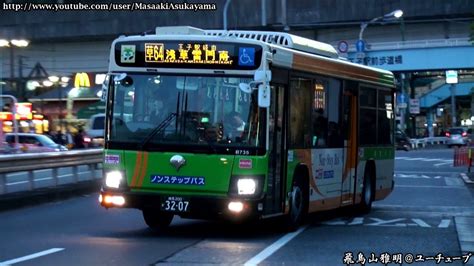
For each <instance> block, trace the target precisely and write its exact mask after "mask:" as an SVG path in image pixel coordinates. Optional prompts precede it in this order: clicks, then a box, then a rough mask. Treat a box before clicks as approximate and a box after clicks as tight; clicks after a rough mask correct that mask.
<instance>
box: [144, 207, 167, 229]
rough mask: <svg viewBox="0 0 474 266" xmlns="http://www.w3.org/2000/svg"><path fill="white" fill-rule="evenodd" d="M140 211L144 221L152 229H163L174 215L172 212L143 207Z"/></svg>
mask: <svg viewBox="0 0 474 266" xmlns="http://www.w3.org/2000/svg"><path fill="white" fill-rule="evenodd" d="M142 212H143V219H144V220H145V223H146V224H147V225H148V227H150V228H152V229H156V230H159V229H165V228H167V227H168V226H169V225H170V224H171V221H173V216H174V215H173V214H172V213H165V212H161V211H158V210H155V209H144V210H143V211H142Z"/></svg>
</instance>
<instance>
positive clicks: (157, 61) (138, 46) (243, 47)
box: [115, 41, 262, 70]
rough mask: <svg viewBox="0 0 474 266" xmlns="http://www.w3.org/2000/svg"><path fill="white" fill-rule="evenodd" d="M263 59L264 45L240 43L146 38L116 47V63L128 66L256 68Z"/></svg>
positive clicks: (119, 44)
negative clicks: (149, 39)
mask: <svg viewBox="0 0 474 266" xmlns="http://www.w3.org/2000/svg"><path fill="white" fill-rule="evenodd" d="M261 58H262V48H261V47H260V46H257V45H250V44H238V43H224V42H211V43H208V42H187V41H146V42H124V43H117V44H116V46H115V60H116V63H117V65H119V66H124V67H127V66H128V67H162V68H212V69H241V70H253V69H257V68H258V67H259V65H260V61H261Z"/></svg>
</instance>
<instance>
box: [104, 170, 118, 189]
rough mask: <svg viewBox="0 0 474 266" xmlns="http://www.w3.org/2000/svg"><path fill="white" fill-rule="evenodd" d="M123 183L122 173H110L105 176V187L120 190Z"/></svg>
mask: <svg viewBox="0 0 474 266" xmlns="http://www.w3.org/2000/svg"><path fill="white" fill-rule="evenodd" d="M120 182H122V173H120V172H119V171H112V172H108V173H107V174H106V175H105V185H106V186H108V187H112V188H119V186H120Z"/></svg>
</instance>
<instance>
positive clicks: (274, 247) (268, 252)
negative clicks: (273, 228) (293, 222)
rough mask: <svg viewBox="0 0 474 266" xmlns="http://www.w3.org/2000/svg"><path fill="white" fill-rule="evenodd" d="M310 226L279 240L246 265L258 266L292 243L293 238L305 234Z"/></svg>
mask: <svg viewBox="0 0 474 266" xmlns="http://www.w3.org/2000/svg"><path fill="white" fill-rule="evenodd" d="M307 227H308V226H304V227H301V228H300V229H298V231H296V232H293V233H288V234H286V235H284V236H283V237H282V238H280V239H278V240H277V241H276V242H275V243H273V244H271V245H270V246H268V247H267V248H266V249H264V250H262V251H261V252H260V253H258V254H257V255H255V257H253V258H251V259H250V260H248V261H247V262H246V263H245V264H244V265H245V266H250V265H257V264H259V263H260V262H262V261H264V260H265V259H266V258H268V257H270V256H271V255H272V254H273V253H275V252H276V251H277V250H278V249H280V248H281V247H283V246H284V245H285V244H286V243H288V242H290V241H291V240H292V239H293V238H295V237H296V236H297V235H299V234H300V233H301V232H303V231H304V230H305V229H306V228H307Z"/></svg>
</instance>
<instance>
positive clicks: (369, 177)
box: [359, 166, 375, 214]
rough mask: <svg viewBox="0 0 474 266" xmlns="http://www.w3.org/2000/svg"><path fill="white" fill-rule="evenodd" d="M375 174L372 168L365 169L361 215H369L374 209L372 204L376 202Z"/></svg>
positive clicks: (360, 205)
mask: <svg viewBox="0 0 474 266" xmlns="http://www.w3.org/2000/svg"><path fill="white" fill-rule="evenodd" d="M374 172H375V169H372V167H371V166H368V167H366V168H365V171H364V185H363V187H362V197H361V200H360V204H359V211H360V213H363V214H366V213H369V212H370V210H371V209H372V202H373V201H374V196H375V194H374V193H375V191H374V186H373V182H374Z"/></svg>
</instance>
